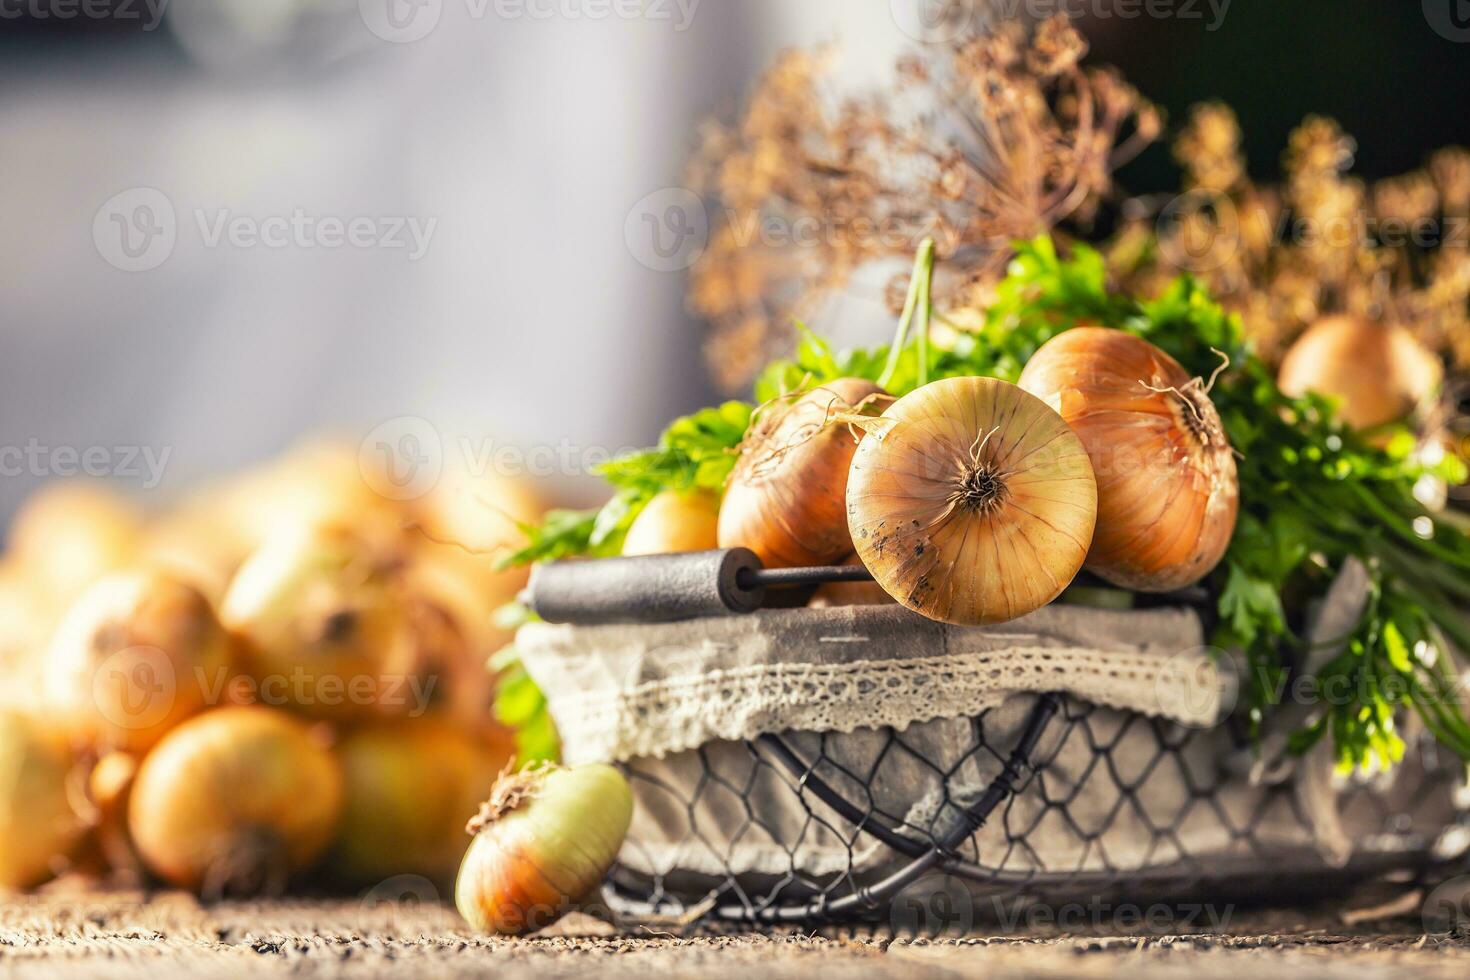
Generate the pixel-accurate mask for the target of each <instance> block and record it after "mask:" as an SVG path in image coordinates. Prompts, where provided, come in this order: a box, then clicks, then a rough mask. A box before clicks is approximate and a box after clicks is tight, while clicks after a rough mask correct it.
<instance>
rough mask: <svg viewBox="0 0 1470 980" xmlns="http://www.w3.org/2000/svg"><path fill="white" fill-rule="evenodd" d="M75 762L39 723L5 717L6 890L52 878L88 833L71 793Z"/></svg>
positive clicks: (0, 763)
mask: <svg viewBox="0 0 1470 980" xmlns="http://www.w3.org/2000/svg"><path fill="white" fill-rule="evenodd" d="M71 767H72V758H71V756H70V754H69V753H68V752H67V748H66V746H65V745H64V744H62V741H61V740H60V739H58V738H56V737H54V735H53V734H52V733H51V732H49V731H48V730H47V729H46V727H45V726H44V725H43V724H42V722H41V721H40V720H39V719H34V718H30V717H27V716H24V715H21V714H19V713H17V712H12V711H3V712H0V771H3V772H4V773H5V779H4V781H3V782H0V887H4V888H29V887H30V886H32V885H38V884H40V883H41V882H43V881H45V880H46V879H48V878H50V877H52V876H53V875H54V874H55V872H56V870H57V868H58V867H59V866H60V864H61V862H62V861H63V860H64V859H65V858H66V857H67V855H69V854H70V853H71V851H72V850H73V849H74V848H75V847H76V845H77V843H78V842H79V841H80V839H81V837H82V834H83V833H84V832H85V830H86V826H85V824H84V823H83V822H82V819H81V818H80V817H79V816H78V815H77V813H76V811H75V810H74V809H73V807H72V802H71V795H70V793H69V792H68V783H69V781H70V774H71Z"/></svg>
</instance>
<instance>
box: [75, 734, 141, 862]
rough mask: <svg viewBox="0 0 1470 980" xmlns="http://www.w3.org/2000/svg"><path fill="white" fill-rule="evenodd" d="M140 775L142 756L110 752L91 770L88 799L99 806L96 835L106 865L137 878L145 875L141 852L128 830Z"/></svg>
mask: <svg viewBox="0 0 1470 980" xmlns="http://www.w3.org/2000/svg"><path fill="white" fill-rule="evenodd" d="M137 775H138V757H137V756H135V755H132V754H131V753H128V752H108V753H106V754H105V755H103V756H102V757H101V758H99V759H98V760H97V763H96V764H95V765H94V766H92V771H91V772H90V773H88V774H87V799H88V801H89V802H90V803H91V804H92V807H93V808H94V810H95V814H94V818H95V826H94V828H93V835H94V836H95V838H96V840H97V847H98V850H99V852H100V856H101V857H102V859H103V861H104V863H105V864H106V866H107V867H108V868H109V869H111V871H112V872H113V873H114V874H116V875H121V876H124V877H126V878H127V879H129V880H131V881H133V882H136V881H138V880H140V879H141V878H142V866H141V864H140V862H139V860H138V852H137V851H135V850H134V849H133V840H132V835H130V834H129V833H128V797H129V796H130V795H131V793H132V790H133V779H134V778H135V777H136V776H137Z"/></svg>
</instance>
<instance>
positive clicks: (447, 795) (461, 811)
mask: <svg viewBox="0 0 1470 980" xmlns="http://www.w3.org/2000/svg"><path fill="white" fill-rule="evenodd" d="M514 753H515V745H514V742H513V739H512V737H511V735H510V733H509V732H501V733H500V737H499V738H494V739H492V738H482V737H479V736H478V735H476V734H473V733H470V732H467V731H464V730H463V729H461V728H460V727H458V726H455V725H451V724H448V723H447V722H446V721H444V720H442V719H439V718H435V717H424V718H418V719H410V720H407V721H403V722H396V723H393V724H386V725H373V726H369V727H366V728H362V729H359V730H357V731H355V732H352V733H350V734H348V735H347V736H346V737H345V738H344V739H343V741H342V743H341V745H340V746H339V747H338V750H337V756H338V758H339V759H341V761H342V772H343V776H344V778H345V803H344V806H343V811H342V822H341V829H340V830H339V831H338V834H337V841H336V843H335V844H334V845H333V848H332V855H331V869H332V873H333V874H334V875H335V876H336V877H338V878H340V879H342V880H344V881H347V882H351V883H354V884H371V883H375V882H377V881H381V880H382V879H384V878H388V877H391V876H393V875H398V874H418V875H423V876H424V877H427V878H429V879H431V880H433V881H436V882H447V881H449V880H450V879H451V878H452V876H453V875H454V871H455V869H456V868H457V867H458V866H459V862H460V858H462V857H463V856H464V852H465V848H466V846H467V845H468V843H469V842H468V840H467V839H466V838H465V836H464V833H463V831H464V822H465V819H466V817H467V816H468V815H469V814H472V813H474V812H475V810H476V808H477V807H478V806H479V805H480V802H481V801H482V800H484V799H485V798H486V797H487V796H488V795H489V793H490V789H491V787H492V786H494V785H495V780H496V777H497V776H498V775H499V774H500V772H501V771H502V770H504V769H505V767H506V766H507V764H509V762H510V761H511V758H512V756H513V755H514Z"/></svg>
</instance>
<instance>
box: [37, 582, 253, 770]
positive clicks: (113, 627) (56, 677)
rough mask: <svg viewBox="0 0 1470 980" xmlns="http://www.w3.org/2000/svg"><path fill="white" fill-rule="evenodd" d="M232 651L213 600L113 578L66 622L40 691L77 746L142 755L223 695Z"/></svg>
mask: <svg viewBox="0 0 1470 980" xmlns="http://www.w3.org/2000/svg"><path fill="white" fill-rule="evenodd" d="M232 661H233V655H232V652H231V644H230V641H229V638H228V637H227V636H226V634H225V631H224V628H223V627H222V626H220V624H219V620H218V619H217V618H216V617H215V613H214V609H213V607H212V606H211V605H210V603H209V600H208V599H206V598H205V597H204V595H203V594H202V593H200V592H199V591H198V590H197V589H195V588H194V587H193V586H191V585H187V584H185V583H184V582H182V581H180V580H178V579H176V578H174V577H173V576H172V575H169V574H166V573H163V572H158V571H152V570H143V571H136V572H115V573H113V574H111V575H107V576H104V577H103V578H101V579H100V580H98V581H97V582H96V583H94V584H93V585H92V587H91V588H89V589H88V590H87V591H86V592H85V593H84V594H83V595H82V597H81V598H80V599H78V600H77V603H76V604H75V605H74V606H73V607H72V609H71V610H70V611H69V612H68V613H67V615H66V617H65V618H64V619H63V620H62V623H61V625H60V627H59V628H58V629H57V631H56V635H55V637H54V638H53V641H52V643H51V649H50V654H49V656H48V657H47V659H46V664H45V671H44V673H45V677H44V682H43V683H44V689H45V693H46V700H47V703H48V707H49V708H50V709H51V711H52V717H53V718H55V719H56V720H57V722H58V724H59V726H60V727H61V728H62V729H63V730H65V731H66V732H67V733H68V734H70V736H71V737H72V739H73V740H74V741H75V742H77V743H90V744H93V745H96V746H100V747H102V748H107V749H121V750H123V751H126V752H144V751H146V750H147V749H149V748H151V747H152V746H153V745H154V744H155V743H156V742H157V741H158V740H159V739H160V738H162V737H163V736H164V734H165V733H166V732H168V731H169V730H170V729H172V728H174V727H175V726H176V725H178V724H179V723H180V722H181V721H183V720H184V719H185V718H188V717H189V716H191V715H193V714H196V713H197V712H199V711H200V710H202V709H203V708H204V707H205V701H206V698H207V694H208V692H209V691H211V690H219V689H222V688H223V686H224V684H225V683H226V681H227V680H228V678H229V671H230V669H231V664H232Z"/></svg>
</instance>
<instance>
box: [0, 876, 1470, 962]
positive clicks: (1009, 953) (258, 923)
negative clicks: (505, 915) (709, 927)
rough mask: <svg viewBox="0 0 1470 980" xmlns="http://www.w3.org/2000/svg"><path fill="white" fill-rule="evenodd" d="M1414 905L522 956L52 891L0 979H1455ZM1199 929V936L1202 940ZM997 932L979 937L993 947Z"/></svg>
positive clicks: (565, 929)
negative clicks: (1082, 928) (1224, 925)
mask: <svg viewBox="0 0 1470 980" xmlns="http://www.w3.org/2000/svg"><path fill="white" fill-rule="evenodd" d="M1422 907H1423V896H1422V895H1416V894H1414V893H1412V892H1401V891H1400V892H1396V893H1394V894H1392V895H1391V896H1389V897H1388V898H1387V899H1386V900H1382V901H1379V904H1376V905H1374V906H1371V907H1359V908H1356V909H1353V910H1348V909H1345V908H1330V907H1329V908H1317V909H1308V910H1292V911H1286V912H1282V911H1245V910H1232V913H1231V915H1230V918H1229V922H1228V933H1226V932H1211V931H1210V930H1209V928H1208V927H1207V926H1205V925H1204V924H1198V923H1197V924H1191V925H1189V926H1187V927H1184V928H1181V929H1177V930H1175V931H1173V932H1164V931H1160V930H1157V929H1156V930H1154V931H1153V932H1151V933H1149V932H1137V931H1122V930H1117V929H1113V930H1109V929H1106V928H1104V929H1101V930H1099V929H1091V930H1089V931H1088V932H1087V933H1085V934H1077V933H1067V932H1062V931H1058V930H1056V929H1046V928H1037V927H1035V924H1033V927H1032V928H1029V929H1027V930H1024V931H1012V932H1010V933H1009V934H986V933H984V932H981V933H977V934H974V935H971V936H967V937H965V938H963V939H938V940H927V939H914V938H897V937H894V936H892V935H891V934H888V933H885V932H883V931H879V930H875V929H870V928H855V929H845V930H838V931H828V932H823V933H809V932H808V933H799V932H784V933H777V934H760V933H729V934H711V933H696V934H693V935H675V934H672V933H667V932H657V931H653V930H650V929H648V928H646V927H644V928H634V929H631V930H628V931H622V932H619V931H617V930H614V929H613V928H612V927H611V926H608V925H605V924H604V923H601V922H599V921H597V920H595V919H593V918H591V917H588V916H584V915H573V916H570V917H568V918H567V919H564V920H563V921H562V922H561V923H559V924H557V925H556V926H553V927H552V929H550V930H548V931H546V932H544V933H542V934H540V935H537V936H535V937H531V938H528V939H517V940H506V939H491V938H487V937H484V936H476V935H474V934H472V933H471V932H470V931H469V930H468V929H467V928H466V927H465V926H464V924H463V922H461V921H460V919H459V918H458V916H456V915H455V913H454V912H453V910H452V909H450V908H447V907H444V906H442V905H434V904H430V905H421V904H418V903H409V904H400V903H392V902H381V901H371V900H368V901H364V900H360V899H341V898H314V899H283V900H273V901H255V902H244V901H240V902H218V903H210V904H204V903H201V902H199V901H198V900H196V899H195V898H193V897H191V896H189V895H185V894H182V893H177V892H164V893H153V894H146V893H142V892H135V891H122V890H110V891H98V890H95V889H93V888H88V887H81V886H68V885H66V884H65V883H60V884H58V885H54V886H52V887H50V888H47V889H44V890H42V891H41V892H39V893H37V894H33V895H20V896H11V897H10V898H9V899H8V900H6V901H5V902H4V904H3V905H0V971H4V973H5V974H6V975H16V976H35V977H61V978H64V977H67V976H72V975H75V976H96V975H107V976H122V977H147V978H150V980H159V978H161V977H168V976H174V975H187V976H191V977H211V976H236V975H241V974H244V973H247V972H248V973H250V974H251V975H255V976H259V975H265V976H271V975H277V976H288V975H289V976H292V977H334V978H335V977H388V976H393V977H395V978H402V977H417V976H424V975H432V976H483V975H488V974H492V973H493V974H494V975H495V976H497V977H512V978H514V977H529V976H538V977H540V976H554V977H555V976H580V975H584V974H591V975H596V976H598V977H613V978H617V977H635V976H636V977H639V978H642V980H648V978H652V977H659V976H664V975H668V976H689V975H699V976H731V977H741V978H742V980H750V978H751V977H759V978H762V980H764V978H767V977H771V978H783V977H801V978H803V980H811V978H812V977H814V976H820V977H821V978H822V980H829V978H834V977H839V978H840V977H847V976H853V977H857V976H879V977H883V976H891V977H908V976H914V975H916V974H918V973H919V972H920V971H924V972H926V973H937V974H938V975H948V976H957V977H969V976H975V977H982V976H983V977H987V978H994V977H1021V976H1036V977H1074V976H1083V977H1088V976H1098V977H1105V976H1112V975H1114V974H1121V975H1125V976H1138V977H1152V976H1174V975H1180V974H1188V975H1189V976H1190V977H1191V980H1207V978H1215V977H1220V978H1226V977H1230V978H1234V977H1239V976H1250V977H1252V980H1268V978H1273V977H1291V978H1292V980H1300V978H1301V977H1304V976H1321V975H1324V974H1329V973H1330V974H1332V975H1334V976H1336V975H1342V976H1361V977H1386V976H1396V975H1401V974H1408V973H1412V974H1413V975H1415V976H1417V977H1440V976H1444V977H1455V978H1463V977H1464V976H1466V974H1467V972H1470V932H1466V931H1465V930H1464V929H1461V928H1457V929H1454V930H1453V931H1451V932H1448V933H1443V932H1436V933H1426V932H1425V926H1424V923H1423V920H1422V916H1421V914H1420V910H1421V909H1422ZM1201 926H1204V927H1203V928H1201ZM995 928H996V927H992V930H994V929H995Z"/></svg>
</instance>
